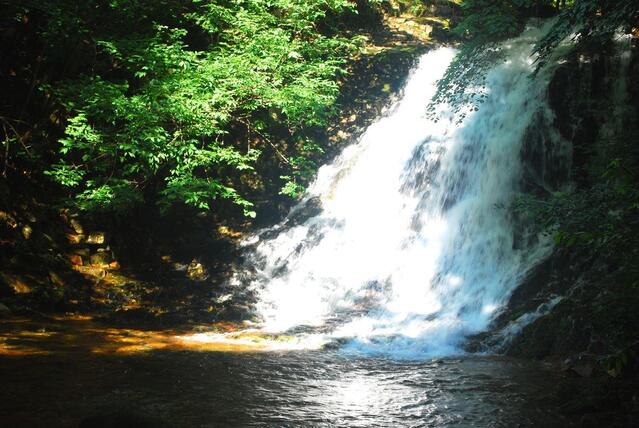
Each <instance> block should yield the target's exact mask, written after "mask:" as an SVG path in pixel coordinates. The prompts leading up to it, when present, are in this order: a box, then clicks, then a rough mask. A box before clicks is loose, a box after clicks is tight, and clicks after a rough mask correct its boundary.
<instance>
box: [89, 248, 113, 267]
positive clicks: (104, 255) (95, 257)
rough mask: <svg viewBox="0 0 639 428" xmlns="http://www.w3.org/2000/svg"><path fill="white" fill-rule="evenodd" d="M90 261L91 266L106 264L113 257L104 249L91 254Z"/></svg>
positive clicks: (111, 260)
mask: <svg viewBox="0 0 639 428" xmlns="http://www.w3.org/2000/svg"><path fill="white" fill-rule="evenodd" d="M89 260H90V262H91V265H92V266H108V265H109V264H110V263H112V262H113V257H111V254H109V253H108V252H106V251H100V252H97V253H95V254H91V257H90V259H89Z"/></svg>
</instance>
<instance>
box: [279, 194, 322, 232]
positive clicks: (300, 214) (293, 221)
mask: <svg viewBox="0 0 639 428" xmlns="http://www.w3.org/2000/svg"><path fill="white" fill-rule="evenodd" d="M322 210H323V208H322V200H321V199H320V198H319V197H317V196H316V197H313V198H310V199H308V200H307V201H306V202H305V203H304V204H301V205H298V206H297V207H295V208H294V209H293V210H292V211H291V213H290V214H289V216H288V219H287V221H286V225H287V226H289V227H290V226H297V225H299V224H302V223H304V222H305V221H306V220H308V219H309V218H311V217H315V216H316V215H318V214H319V213H321V212H322Z"/></svg>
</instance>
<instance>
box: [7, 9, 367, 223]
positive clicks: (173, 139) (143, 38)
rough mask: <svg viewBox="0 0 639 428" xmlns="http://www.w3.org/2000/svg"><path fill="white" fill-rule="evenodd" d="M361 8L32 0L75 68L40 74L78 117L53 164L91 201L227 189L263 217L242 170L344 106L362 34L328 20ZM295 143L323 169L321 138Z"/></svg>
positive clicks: (203, 198) (205, 196)
mask: <svg viewBox="0 0 639 428" xmlns="http://www.w3.org/2000/svg"><path fill="white" fill-rule="evenodd" d="M353 7H354V6H353V4H352V3H350V2H348V1H347V0H311V1H299V0H234V1H219V0H161V1H157V2H143V1H138V0H111V1H100V0H88V1H84V2H80V3H78V2H72V1H70V0H69V1H65V0H63V1H32V2H24V4H23V5H22V6H21V7H18V8H17V9H16V11H15V15H16V17H18V18H19V17H20V16H27V15H29V16H31V15H37V16H40V17H41V20H40V21H39V22H40V26H39V27H38V28H39V37H40V40H41V43H42V44H43V47H44V52H45V54H44V56H45V57H46V61H47V62H48V64H49V65H50V66H51V67H53V68H61V69H63V70H65V72H64V73H63V74H62V76H61V78H58V79H51V81H50V82H47V83H44V82H42V83H41V84H40V85H38V89H39V90H40V91H41V93H42V94H44V96H45V97H48V98H51V99H53V100H54V101H55V102H56V103H58V104H59V105H61V106H63V107H64V112H65V115H66V118H67V119H66V127H65V129H64V136H63V137H62V138H60V139H59V148H58V153H57V155H56V158H55V160H54V162H52V163H51V164H50V166H49V167H48V168H47V171H46V174H47V175H48V176H50V177H51V178H52V179H53V180H55V181H56V182H58V183H59V184H61V185H63V186H65V187H66V188H68V189H69V192H70V195H71V196H72V197H73V198H74V199H75V201H76V203H77V205H78V206H79V207H80V208H83V209H90V210H93V209H118V210H125V209H126V208H127V207H129V206H130V205H131V204H135V203H139V202H140V201H142V200H147V201H148V202H150V201H155V202H156V203H157V204H159V205H160V206H161V207H163V208H168V207H169V206H171V205H172V204H175V203H185V204H189V205H193V206H195V207H198V208H201V209H210V208H212V207H213V205H212V203H213V201H215V200H216V199H226V200H229V201H232V202H233V203H235V204H237V205H239V206H240V207H241V208H243V209H244V212H245V214H246V215H249V216H254V215H255V212H254V211H253V210H252V209H251V207H252V204H251V203H250V202H249V201H248V200H246V199H245V198H244V197H243V196H242V194H241V183H242V177H243V175H245V174H251V173H252V171H253V170H254V167H255V163H256V161H257V160H258V158H259V157H260V156H261V155H262V156H264V155H265V154H264V153H266V152H268V150H269V148H270V145H268V144H266V142H270V140H269V138H270V136H271V135H272V134H273V133H277V132H279V133H281V132H282V131H281V129H282V128H284V129H285V130H286V133H287V134H288V135H292V136H296V137H295V138H300V137H299V136H300V135H303V134H304V132H303V131H304V130H305V129H307V128H308V127H313V126H322V125H324V124H326V121H327V120H328V118H330V117H331V115H332V114H334V113H335V111H336V106H335V100H336V98H337V95H338V93H339V87H338V85H337V83H336V81H337V77H338V76H339V75H341V74H342V73H344V63H345V60H346V58H348V56H349V55H350V54H351V53H352V52H354V50H355V49H357V41H356V40H355V39H349V38H344V37H340V36H337V35H332V36H328V35H324V34H322V33H321V32H320V31H319V30H318V22H319V21H321V20H322V19H324V18H325V17H326V15H327V13H331V14H339V13H342V12H344V11H346V10H352V8H353ZM71 70H75V71H74V72H71ZM247 140H248V144H247ZM291 147H292V149H291V150H292V152H291V153H287V156H288V158H289V159H290V161H289V163H290V165H287V168H289V169H291V170H292V172H291V177H294V179H297V181H298V183H299V181H300V180H299V179H300V178H302V177H304V178H307V177H308V176H309V174H310V175H312V173H313V172H314V170H315V169H316V165H315V164H314V162H313V161H312V160H310V159H306V156H307V155H309V153H312V152H313V151H312V150H311V151H309V150H307V149H305V147H304V145H292V146H291ZM283 159H284V160H287V158H283ZM298 190H299V189H298ZM285 193H286V194H292V192H285Z"/></svg>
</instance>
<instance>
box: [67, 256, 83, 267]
mask: <svg viewBox="0 0 639 428" xmlns="http://www.w3.org/2000/svg"><path fill="white" fill-rule="evenodd" d="M69 261H70V262H71V264H72V265H74V266H82V265H83V264H84V263H83V261H82V256H81V255H79V254H71V255H70V256H69Z"/></svg>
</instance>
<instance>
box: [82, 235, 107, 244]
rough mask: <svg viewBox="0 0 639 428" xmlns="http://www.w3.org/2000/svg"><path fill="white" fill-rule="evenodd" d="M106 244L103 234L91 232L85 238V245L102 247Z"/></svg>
mask: <svg viewBox="0 0 639 428" xmlns="http://www.w3.org/2000/svg"><path fill="white" fill-rule="evenodd" d="M105 242H106V235H105V234H104V232H92V233H90V234H89V236H88V237H87V240H86V243H87V244H93V245H102V244H104V243H105Z"/></svg>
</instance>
